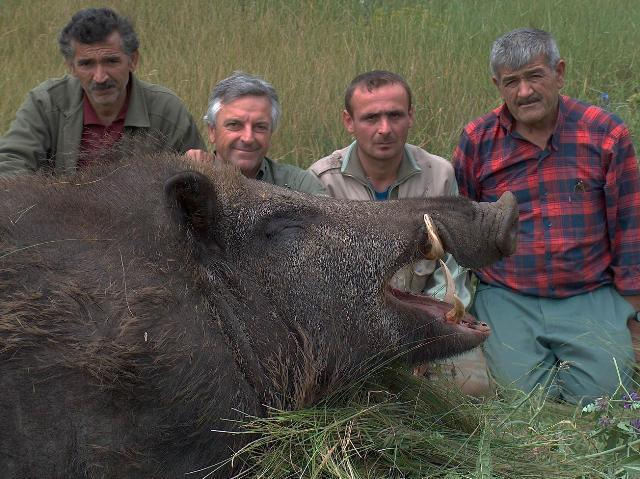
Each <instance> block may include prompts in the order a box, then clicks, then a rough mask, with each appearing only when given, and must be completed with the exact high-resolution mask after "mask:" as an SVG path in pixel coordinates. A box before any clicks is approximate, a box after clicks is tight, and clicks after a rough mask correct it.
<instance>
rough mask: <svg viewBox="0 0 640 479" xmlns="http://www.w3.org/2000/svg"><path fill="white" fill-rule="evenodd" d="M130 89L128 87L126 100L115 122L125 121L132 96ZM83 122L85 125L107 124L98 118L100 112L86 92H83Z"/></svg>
mask: <svg viewBox="0 0 640 479" xmlns="http://www.w3.org/2000/svg"><path fill="white" fill-rule="evenodd" d="M129 90H130V88H127V97H126V98H125V100H124V103H123V105H122V108H120V111H119V112H118V116H116V117H115V119H114V120H113V122H114V123H115V122H117V121H124V120H125V118H126V117H127V110H128V109H129V97H130V94H129ZM82 123H83V125H100V126H105V125H103V124H102V122H101V121H100V118H98V114H97V113H96V111H95V110H94V108H93V105H92V104H91V102H90V101H89V97H88V96H87V94H86V93H84V92H83V94H82Z"/></svg>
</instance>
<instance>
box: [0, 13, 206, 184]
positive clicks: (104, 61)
mask: <svg viewBox="0 0 640 479" xmlns="http://www.w3.org/2000/svg"><path fill="white" fill-rule="evenodd" d="M138 43H139V42H138V38H137V36H136V33H135V31H134V30H133V26H132V25H131V23H130V21H129V20H128V19H126V18H124V17H121V16H120V15H118V14H117V13H116V12H114V11H113V10H111V9H109V8H87V9H84V10H80V11H79V12H77V13H76V14H75V15H73V17H72V18H71V21H70V22H69V23H68V24H67V25H66V26H65V27H64V29H63V30H62V32H61V33H60V36H59V38H58V44H59V47H60V52H61V53H62V55H63V56H64V59H65V63H66V65H67V67H68V69H69V73H70V74H69V75H66V76H65V77H63V78H58V79H52V80H47V81H45V82H44V83H42V84H41V85H39V86H37V87H36V88H34V89H33V90H31V91H30V92H29V94H28V95H27V99H26V100H25V102H24V103H23V104H22V106H21V107H20V109H19V110H18V112H17V114H16V118H15V120H14V121H13V122H12V124H11V126H10V128H9V130H8V131H7V133H6V134H5V135H4V136H3V137H2V138H0V175H15V174H23V173H28V172H33V171H36V170H38V169H41V168H44V169H49V170H51V171H53V172H55V173H57V174H64V173H72V172H74V171H75V170H76V169H77V168H81V167H83V166H84V165H86V164H88V163H90V162H92V161H100V160H99V158H100V157H101V154H103V153H105V154H108V152H109V151H110V150H112V149H113V147H114V146H115V145H116V144H117V143H118V142H119V141H120V140H122V139H123V138H125V137H126V138H131V137H133V136H137V135H142V134H147V135H149V136H151V137H153V140H154V145H155V147H157V148H162V149H172V150H174V151H176V152H179V153H184V152H186V151H187V150H189V149H191V148H204V143H203V141H202V138H201V137H200V134H199V133H198V129H197V127H196V125H195V123H194V121H193V118H192V117H191V115H190V114H189V112H188V111H187V109H186V108H185V106H184V104H183V103H182V102H181V101H180V99H179V98H178V97H177V96H176V95H175V94H174V93H173V92H171V91H170V90H168V89H166V88H163V87H161V86H158V85H152V84H149V83H146V82H143V81H141V80H138V79H137V78H136V77H135V76H134V74H133V73H134V71H135V69H136V66H137V64H138V56H139V53H138Z"/></svg>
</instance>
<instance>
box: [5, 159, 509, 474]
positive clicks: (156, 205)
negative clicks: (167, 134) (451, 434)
mask: <svg viewBox="0 0 640 479" xmlns="http://www.w3.org/2000/svg"><path fill="white" fill-rule="evenodd" d="M195 169H197V170H198V171H195ZM180 172H182V173H180ZM511 201H512V200H511ZM426 211H428V212H430V213H431V214H432V216H433V218H434V222H435V223H436V225H437V227H438V231H439V233H440V234H441V236H442V238H443V239H444V243H445V247H446V248H447V250H448V251H451V252H452V253H453V254H454V256H456V257H457V259H458V260H459V261H460V262H461V263H462V264H467V265H469V266H479V265H484V264H488V263H490V262H492V261H495V260H496V259H498V258H500V257H501V256H502V255H503V254H505V253H508V252H510V251H512V249H513V247H514V244H515V238H514V231H515V222H517V213H516V212H515V211H516V210H515V205H514V204H511V203H509V204H502V205H500V206H498V207H496V206H493V205H486V204H485V205H479V204H475V203H471V202H468V201H466V200H464V199H461V198H448V199H425V200H413V201H404V202H401V201H395V202H385V203H373V202H371V203H370V202H345V201H339V200H333V199H330V198H317V197H311V196H308V195H305V194H301V193H297V192H293V191H290V190H287V189H284V188H279V187H274V186H271V185H267V184H264V183H260V182H255V181H250V180H246V179H245V178H243V177H242V176H241V175H239V174H238V173H237V172H236V171H235V170H233V169H231V168H209V167H200V166H194V165H191V164H188V163H185V162H183V160H181V159H180V158H178V157H173V156H170V155H158V154H156V155H142V156H141V157H140V158H136V159H133V160H129V161H122V162H120V163H116V164H108V165H104V166H99V167H95V168H92V169H90V170H89V171H87V172H85V173H83V174H79V175H77V176H74V177H70V178H56V177H50V176H31V177H28V178H17V179H7V180H0V298H2V299H1V301H0V392H1V394H0V428H1V430H2V434H1V435H0V477H2V478H36V477H47V478H52V479H53V478H85V477H86V478H103V477H104V478H106V477H114V478H115V477H117V478H134V477H135V478H140V477H154V478H165V477H167V478H168V477H178V476H181V475H182V474H184V473H186V472H189V471H193V470H196V469H198V468H201V467H205V466H208V465H211V464H214V463H216V462H218V461H220V460H223V459H225V458H226V457H228V456H229V455H230V454H231V453H232V452H233V451H234V450H237V449H238V448H239V447H240V446H241V442H242V441H243V440H245V438H242V437H239V436H234V435H231V434H225V433H220V432H212V430H232V429H235V428H236V427H237V426H236V424H235V423H234V422H231V421H229V420H235V419H240V418H241V417H242V415H243V414H250V415H263V414H265V412H266V410H265V408H266V407H268V406H274V407H278V408H287V409H291V408H299V407H304V406H305V405H308V404H311V403H313V402H314V401H316V400H317V399H318V398H319V397H320V396H322V395H324V394H326V393H327V392H328V391H330V390H331V389H332V388H334V387H335V386H336V385H337V384H341V383H343V382H345V381H348V380H349V379H350V378H352V377H353V375H354V374H357V373H358V371H361V370H362V369H363V368H368V367H370V366H371V365H372V364H375V362H376V361H381V360H383V359H384V357H385V355H388V354H392V353H394V352H397V351H398V350H406V351H409V352H408V353H407V354H406V357H407V360H408V361H409V362H413V363H417V362H423V361H426V360H430V359H434V358H440V357H444V356H449V355H452V354H457V353H459V352H462V351H465V350H467V349H469V348H471V347H473V346H475V345H477V344H478V343H479V342H481V341H482V339H483V338H482V336H481V335H479V334H475V333H473V332H472V331H471V330H469V331H468V332H466V331H465V328H457V327H454V326H451V325H449V324H445V323H444V322H443V321H442V320H441V318H434V317H428V316H427V315H425V314H419V312H417V311H416V310H415V308H412V306H411V305H407V304H403V303H402V302H401V301H399V300H397V299H394V298H393V297H391V296H390V295H388V294H386V292H385V291H386V286H385V285H386V281H387V280H388V279H389V278H390V277H391V275H392V274H393V273H394V271H396V270H397V269H398V268H399V267H400V266H402V265H403V264H405V263H406V262H408V261H410V260H412V259H415V258H418V257H420V256H421V255H422V254H423V253H424V252H425V251H428V250H429V248H430V245H429V244H428V243H427V242H426V236H425V232H424V223H423V219H422V215H423V213H424V212H426ZM442 311H446V308H445V307H443V308H442ZM219 474H220V477H225V476H226V474H228V471H221V472H219ZM192 477H194V476H192ZM195 477H199V476H197V475H196V476H195Z"/></svg>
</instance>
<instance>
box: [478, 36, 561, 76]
mask: <svg viewBox="0 0 640 479" xmlns="http://www.w3.org/2000/svg"><path fill="white" fill-rule="evenodd" d="M539 55H544V57H545V59H546V61H547V65H548V66H549V67H550V68H555V67H556V65H558V62H559V61H560V52H559V51H558V45H556V41H555V40H554V39H553V37H552V36H551V34H550V33H547V32H545V31H544V30H538V29H535V28H519V29H517V30H513V31H511V32H509V33H505V34H504V35H502V36H501V37H500V38H498V39H497V40H496V41H495V42H493V46H492V47H491V55H490V57H489V66H490V67H491V73H492V74H493V76H494V77H495V78H498V70H500V69H501V68H502V67H507V68H509V69H510V70H518V69H520V68H522V67H524V66H525V65H526V64H527V63H530V62H531V61H532V60H533V59H534V58H536V57H537V56H539Z"/></svg>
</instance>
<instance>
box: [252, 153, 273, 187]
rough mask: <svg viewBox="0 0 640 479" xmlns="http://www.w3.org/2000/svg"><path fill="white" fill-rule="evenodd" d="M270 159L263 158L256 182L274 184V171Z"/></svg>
mask: <svg viewBox="0 0 640 479" xmlns="http://www.w3.org/2000/svg"><path fill="white" fill-rule="evenodd" d="M267 160H268V158H267V157H264V158H262V163H260V169H259V170H258V173H257V174H256V180H258V181H266V182H267V183H273V171H271V165H270V164H269V161H267Z"/></svg>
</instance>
